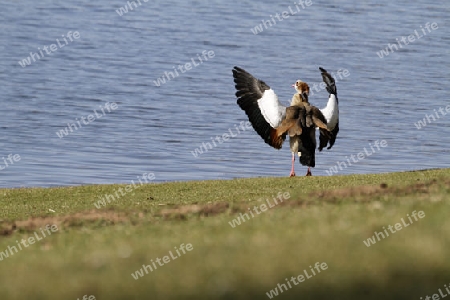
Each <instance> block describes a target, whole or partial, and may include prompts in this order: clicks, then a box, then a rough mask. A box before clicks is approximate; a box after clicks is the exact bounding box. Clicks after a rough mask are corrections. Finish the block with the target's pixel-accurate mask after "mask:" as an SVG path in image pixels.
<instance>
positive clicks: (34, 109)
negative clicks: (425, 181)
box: [0, 0, 450, 187]
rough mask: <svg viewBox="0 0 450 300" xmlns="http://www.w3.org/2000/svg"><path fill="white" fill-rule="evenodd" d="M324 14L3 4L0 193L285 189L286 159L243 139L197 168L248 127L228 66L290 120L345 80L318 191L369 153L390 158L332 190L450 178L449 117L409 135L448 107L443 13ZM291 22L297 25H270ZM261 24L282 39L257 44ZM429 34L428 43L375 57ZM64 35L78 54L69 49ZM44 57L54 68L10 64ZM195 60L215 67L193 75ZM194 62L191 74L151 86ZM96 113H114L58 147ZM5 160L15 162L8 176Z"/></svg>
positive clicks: (400, 6) (254, 6)
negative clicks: (431, 171) (229, 182)
mask: <svg viewBox="0 0 450 300" xmlns="http://www.w3.org/2000/svg"><path fill="white" fill-rule="evenodd" d="M334 2H335V1H312V5H310V6H305V8H301V7H300V10H297V8H296V7H295V5H294V4H293V2H292V1H286V2H277V3H272V1H240V2H236V3H228V2H225V1H208V2H206V1H178V0H174V1H164V2H162V1H159V3H153V2H144V1H141V5H140V6H138V7H135V8H133V10H130V11H129V12H128V13H125V14H124V15H123V16H119V14H118V13H117V12H116V10H117V9H119V8H120V7H121V6H124V5H126V4H127V2H126V1H119V0H114V1H87V0H78V1H61V2H55V1H48V0H47V1H38V2H36V1H31V0H25V1H17V2H15V1H13V2H8V4H7V5H6V4H5V5H3V6H2V9H1V10H0V20H1V23H0V24H1V25H0V26H1V30H0V52H1V53H2V59H1V60H0V81H1V85H0V94H1V98H0V101H1V107H2V117H1V118H0V130H1V131H0V132H1V134H0V158H1V159H0V168H3V169H2V170H0V186H1V187H21V186H64V185H80V184H94V183H120V182H130V180H132V179H135V178H136V177H137V176H141V175H142V174H143V173H145V172H152V173H154V174H155V178H156V179H155V181H157V182H163V181H175V180H197V179H219V178H220V179H229V178H236V177H255V176H287V175H288V173H289V169H290V152H289V147H288V144H286V145H285V147H284V148H283V149H282V150H280V151H277V150H274V149H272V148H270V147H269V146H268V145H266V144H264V142H263V141H262V139H261V138H260V137H259V136H258V135H257V134H256V133H255V132H254V131H253V130H246V131H243V132H240V133H239V134H235V135H237V136H235V137H232V138H231V139H229V140H228V141H226V142H223V143H221V144H217V147H214V148H213V149H211V150H208V152H206V153H203V154H201V155H199V156H198V157H194V155H193V154H192V152H193V151H195V149H196V148H198V147H199V146H200V145H201V144H202V143H204V142H205V143H206V142H212V140H211V138H215V137H216V136H218V135H220V136H222V135H223V134H224V133H227V132H229V129H230V128H231V129H232V130H233V129H234V128H235V124H239V123H240V122H241V121H245V120H246V116H245V114H244V112H243V111H241V110H240V108H239V107H238V106H237V105H236V98H235V96H234V93H235V91H234V83H233V79H232V75H231V69H232V68H233V66H235V65H238V66H241V67H242V68H244V69H246V70H248V71H249V72H251V73H253V74H254V75H255V76H257V77H259V78H261V79H263V80H264V81H265V82H266V83H267V84H269V85H270V86H271V87H272V88H273V89H274V90H275V91H276V92H277V94H278V96H279V98H280V100H281V101H282V102H283V103H285V104H287V103H288V101H289V100H290V98H291V96H292V94H293V92H294V91H293V89H292V87H291V84H292V83H293V82H294V81H295V80H297V79H302V80H303V81H306V82H308V83H309V84H310V85H313V84H314V83H320V81H321V78H320V73H319V71H318V67H319V66H322V67H324V68H326V69H328V70H329V71H330V72H332V73H336V72H337V71H338V70H339V69H341V70H344V69H345V70H348V72H349V74H350V75H349V76H348V77H345V78H342V80H338V93H339V99H340V111H341V115H340V128H341V131H340V133H339V137H338V140H337V141H336V144H335V146H334V147H333V149H331V150H329V151H324V152H323V153H320V154H318V155H317V159H316V160H317V164H316V168H315V169H314V170H313V174H315V175H327V172H326V171H327V170H329V168H331V167H333V166H336V164H337V162H338V161H340V162H342V161H346V159H347V158H350V156H351V155H352V154H353V155H357V154H358V153H359V152H361V151H364V148H367V149H369V147H370V145H374V143H375V141H377V140H378V141H382V140H385V141H386V143H387V146H386V147H384V148H380V150H377V151H375V152H374V153H373V154H372V155H371V156H369V157H366V158H364V159H362V160H360V161H358V162H357V163H354V164H352V166H348V167H344V168H342V170H339V173H338V174H358V173H379V172H390V171H404V170H415V169H425V168H441V167H450V150H449V147H448V145H449V144H450V126H449V124H450V113H448V115H443V114H442V113H441V114H439V115H438V116H439V118H436V120H435V121H433V120H432V119H431V118H430V120H431V122H429V123H427V125H426V126H425V127H424V128H422V129H420V130H419V129H417V128H416V126H415V125H414V123H417V122H418V121H419V120H423V118H424V117H425V114H429V115H431V114H435V111H434V109H436V110H438V109H439V108H443V109H444V112H445V108H446V106H448V105H450V97H449V95H450V93H449V85H448V81H449V79H450V76H449V67H450V50H449V48H450V47H449V46H450V30H449V26H450V23H449V18H448V16H449V15H450V2H445V1H444V2H442V1H441V2H440V3H436V2H435V1H416V2H415V3H414V4H412V3H411V2H410V1H406V0H402V1H386V0H384V1H377V2H378V3H377V4H375V3H369V2H368V1H358V2H357V1H348V0H346V1H340V2H339V4H334ZM289 6H291V9H292V10H293V11H294V12H296V13H295V14H290V15H289V16H288V17H287V18H286V19H284V20H282V21H278V20H276V17H275V14H276V13H279V14H281V13H282V12H283V11H289ZM271 15H272V16H273V17H274V18H275V20H276V21H277V23H276V24H273V26H267V24H266V26H267V29H265V28H264V30H263V32H261V33H259V34H257V35H255V34H253V33H252V30H251V29H252V28H254V27H255V26H258V25H260V24H261V22H262V20H269V19H270V18H271ZM427 22H429V23H433V22H435V23H436V25H437V26H438V28H437V29H431V31H426V33H427V34H426V35H423V34H422V37H420V38H419V39H416V40H415V41H414V42H411V43H409V45H403V47H402V48H401V49H399V50H398V51H394V52H392V53H389V55H388V56H386V57H384V58H380V57H379V56H378V55H377V51H381V49H384V48H385V47H387V45H388V43H391V44H395V43H397V40H396V38H399V39H400V38H401V37H402V36H408V35H412V34H415V31H418V32H419V33H422V31H421V30H422V28H424V29H425V24H426V23H427ZM421 26H422V27H421ZM429 28H430V27H429ZM425 30H427V29H425ZM69 31H71V32H72V34H73V33H74V32H75V31H76V32H78V33H79V38H78V39H74V38H72V41H70V40H69V39H68V32H69ZM63 35H64V37H63ZM64 38H66V40H67V43H65V42H64ZM56 39H59V42H60V43H62V44H61V45H63V47H60V46H59V45H58V44H57V41H56ZM51 44H56V45H55V46H54V48H53V49H55V47H56V51H50V50H49V51H50V52H51V54H46V53H44V52H43V53H44V57H43V58H41V59H36V57H35V59H36V61H35V62H31V64H30V65H28V66H26V67H21V65H20V64H19V63H18V62H19V61H22V60H23V59H25V58H26V57H28V56H29V55H30V52H33V53H38V51H39V49H38V47H39V48H40V50H43V47H44V46H47V47H50V45H51ZM391 47H392V46H391ZM205 50H206V51H213V53H214V56H213V57H208V60H205V58H204V57H203V61H202V62H201V63H200V60H199V57H200V58H202V52H203V51H205ZM205 53H207V52H205ZM198 55H199V56H198ZM192 60H194V62H195V63H196V64H198V65H196V66H193V65H191V68H192V69H190V70H185V72H184V73H181V71H178V76H176V77H175V78H171V79H170V80H169V81H167V82H166V83H164V84H161V85H160V86H156V85H155V83H154V81H157V79H158V78H160V77H161V76H163V75H164V74H165V72H174V69H173V67H177V66H178V65H185V64H186V63H189V62H191V63H192ZM175 75H176V74H175ZM327 97H328V95H327V93H326V91H323V90H322V91H321V92H318V93H315V94H314V96H312V97H311V99H310V101H311V103H313V104H315V105H317V106H319V107H323V106H325V104H326V101H327ZM106 103H116V104H117V109H116V110H114V111H111V112H108V113H106V114H104V115H102V117H101V118H97V119H95V121H93V122H90V123H89V124H87V125H83V126H82V127H80V128H78V129H76V130H73V132H72V133H70V134H69V135H67V136H65V137H63V138H59V137H58V136H57V134H56V132H59V130H62V129H64V128H65V127H66V126H67V123H75V122H76V121H77V120H78V121H80V120H81V118H82V117H84V118H87V117H88V115H89V114H93V111H94V110H97V111H99V110H100V107H105V105H106ZM449 109H450V107H449ZM438 113H439V111H438ZM234 133H235V132H234ZM375 149H376V148H375ZM9 154H12V156H14V155H16V154H17V155H19V156H20V160H18V161H14V160H13V163H12V164H11V161H8V158H7V157H8V155H9ZM10 157H11V156H10ZM3 158H5V160H3ZM16 158H17V156H16ZM5 161H6V162H5ZM296 169H297V173H298V174H303V173H304V172H305V171H306V170H305V168H304V167H302V166H300V165H299V164H298V163H296Z"/></svg>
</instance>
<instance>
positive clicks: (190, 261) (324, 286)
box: [0, 169, 450, 299]
mask: <svg viewBox="0 0 450 300" xmlns="http://www.w3.org/2000/svg"><path fill="white" fill-rule="evenodd" d="M124 187H125V186H124V185H91V186H79V187H65V188H24V189H0V206H1V208H2V209H1V211H0V234H1V235H0V252H2V251H6V250H7V249H8V247H11V246H16V247H17V242H16V241H20V240H21V239H23V238H25V239H26V238H28V237H30V236H32V235H34V233H35V232H38V234H39V233H40V232H41V231H40V228H44V226H45V225H46V224H55V225H57V226H58V228H59V230H58V231H57V232H56V233H53V234H52V235H50V236H48V237H45V238H43V239H42V240H40V241H37V242H36V243H35V244H33V245H29V246H28V247H23V246H22V247H23V248H24V249H23V250H19V251H18V253H15V254H14V255H10V256H9V257H7V258H5V257H3V260H2V261H0V278H1V280H0V299H78V298H80V299H81V298H82V297H83V295H94V296H95V297H96V299H268V296H267V295H266V292H269V291H270V290H271V289H274V288H275V287H276V286H277V284H278V283H280V284H281V283H286V281H285V278H291V276H295V277H297V276H298V275H300V274H302V273H303V272H304V271H303V270H305V269H306V270H307V271H308V273H309V274H311V271H310V267H309V266H310V265H311V266H313V265H314V264H315V263H316V262H320V263H321V262H325V263H326V264H327V265H328V269H327V270H325V271H322V272H321V273H320V274H317V275H316V276H313V277H312V278H310V279H307V280H305V281H304V282H302V283H300V284H298V285H294V284H292V283H291V286H292V288H290V289H288V290H287V291H284V292H283V293H281V294H280V295H279V296H276V298H277V299H420V297H423V299H425V297H426V295H430V296H432V295H433V294H436V293H439V292H438V290H439V288H441V289H442V291H443V292H445V290H444V285H445V284H447V286H448V285H449V283H450V260H449V259H448V258H449V253H450V252H449V249H450V217H449V216H450V214H449V212H450V199H449V198H450V197H449V196H450V169H440V170H427V171H417V172H405V173H390V174H376V175H351V176H330V177H314V176H313V177H297V178H255V179H236V180H225V181H219V180H217V181H198V182H173V183H163V184H146V185H143V186H141V187H139V188H137V189H135V190H133V191H132V192H129V193H126V194H125V195H124V196H121V197H120V198H118V199H116V201H113V202H112V203H110V204H108V205H107V206H105V207H102V208H101V209H97V208H96V207H95V206H94V202H96V201H98V199H99V197H101V196H104V195H105V194H114V193H115V192H116V191H117V190H118V189H119V188H124ZM278 192H283V193H285V192H289V194H290V198H289V199H288V200H285V201H283V202H282V203H280V204H279V205H277V206H275V207H273V208H271V209H269V210H267V211H266V212H263V213H261V214H259V215H256V214H255V213H254V215H255V217H254V218H252V219H251V220H248V221H246V222H245V223H242V224H241V225H238V226H236V227H235V228H232V227H231V226H230V224H229V222H230V221H232V220H233V219H234V218H237V217H238V216H240V214H241V213H245V212H247V213H248V208H252V207H253V206H254V205H261V204H262V203H264V201H265V199H267V198H269V199H272V197H274V196H276V195H277V193H278ZM270 201H271V202H272V201H273V200H270ZM413 211H417V212H418V211H423V212H424V213H425V217H424V218H422V219H418V221H414V222H413V223H411V224H410V225H409V226H408V227H406V228H403V229H402V230H400V231H398V232H396V233H391V234H390V236H389V237H386V238H385V239H382V238H381V239H380V241H377V242H376V243H375V244H374V245H372V246H370V247H367V246H366V245H365V244H364V243H363V241H364V240H366V239H367V238H369V237H372V235H373V234H374V232H375V231H378V232H379V231H382V230H383V226H385V227H386V228H387V226H388V225H395V223H399V222H401V219H402V218H403V219H404V220H405V221H406V222H407V223H410V222H409V221H408V219H407V214H409V215H411V213H412V212H413ZM413 220H414V219H413ZM182 243H184V244H188V243H190V244H192V246H193V249H192V251H189V252H186V254H181V256H180V257H178V258H177V259H175V260H171V261H170V262H169V263H167V264H166V265H163V266H159V267H158V269H156V270H154V271H153V272H149V273H148V274H145V275H144V276H143V277H141V278H139V279H138V280H135V279H133V277H132V276H131V274H132V273H134V272H135V271H137V270H138V269H140V268H141V267H142V265H143V264H145V265H147V264H150V263H151V260H152V259H153V260H155V259H156V258H157V257H160V258H162V257H163V256H165V255H167V254H168V253H169V251H170V250H172V251H173V253H175V252H174V247H178V248H179V247H180V245H181V244H182Z"/></svg>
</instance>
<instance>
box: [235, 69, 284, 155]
mask: <svg viewBox="0 0 450 300" xmlns="http://www.w3.org/2000/svg"><path fill="white" fill-rule="evenodd" d="M233 77H234V83H235V84H236V85H235V87H236V90H237V92H236V97H237V98H238V100H237V104H238V105H239V107H240V108H241V109H242V110H243V111H245V113H246V114H247V116H248V119H249V121H250V123H251V124H252V126H253V128H254V129H255V131H256V132H257V133H258V134H259V135H260V136H261V137H262V138H263V140H264V142H266V143H267V144H269V145H270V146H272V147H274V148H276V149H280V148H281V146H282V144H283V141H284V139H285V136H278V135H277V134H276V128H277V127H278V126H280V124H281V122H282V121H283V119H284V118H285V115H286V107H285V106H283V105H282V104H281V103H280V101H279V100H278V97H277V95H276V94H275V92H274V91H273V90H272V89H271V88H270V87H269V86H268V85H267V84H266V83H265V82H264V81H262V80H259V79H257V78H255V77H253V76H252V75H251V74H250V73H248V72H247V71H245V70H244V69H241V68H239V67H234V69H233Z"/></svg>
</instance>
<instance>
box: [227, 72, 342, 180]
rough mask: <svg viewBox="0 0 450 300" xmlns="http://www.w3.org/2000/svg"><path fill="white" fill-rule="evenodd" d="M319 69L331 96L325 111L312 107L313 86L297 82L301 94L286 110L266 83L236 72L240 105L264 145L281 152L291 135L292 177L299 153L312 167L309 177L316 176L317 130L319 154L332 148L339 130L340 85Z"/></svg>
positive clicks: (308, 172) (302, 162)
mask: <svg viewBox="0 0 450 300" xmlns="http://www.w3.org/2000/svg"><path fill="white" fill-rule="evenodd" d="M319 69H320V71H321V73H322V78H323V81H324V82H325V84H326V89H327V91H328V92H329V94H330V95H329V99H328V104H327V106H326V107H325V108H324V109H318V108H317V107H315V106H313V105H311V104H309V99H308V97H309V86H308V84H307V83H306V82H303V81H301V80H297V81H296V83H295V84H294V85H293V86H294V88H295V90H296V91H297V93H296V94H294V96H293V97H292V100H291V106H289V107H285V106H284V105H282V104H281V103H280V101H279V100H278V97H277V95H276V94H275V92H274V91H273V90H272V89H271V88H270V87H269V86H268V85H267V84H266V83H265V82H264V81H262V80H259V79H257V78H255V77H253V76H252V75H251V74H250V73H248V72H247V71H245V70H244V69H241V68H239V67H234V69H233V77H234V82H235V84H236V85H235V87H236V90H237V92H236V97H237V98H238V100H237V104H238V105H239V107H240V108H241V109H242V110H244V111H245V113H246V114H247V116H248V119H249V120H250V123H251V124H252V126H253V128H254V129H255V131H256V132H257V133H258V134H259V135H260V136H261V137H262V138H263V139H264V142H266V143H267V144H269V145H270V146H272V147H274V148H275V149H281V146H282V144H283V142H284V140H285V139H286V135H289V142H290V148H291V152H292V167H291V172H290V176H295V171H294V162H295V153H297V154H298V156H299V160H300V163H301V164H302V165H304V166H308V171H307V173H306V175H307V176H311V175H312V174H311V167H314V166H315V164H316V162H315V149H316V127H318V128H319V132H320V135H319V141H320V143H319V151H322V149H323V148H324V147H326V146H327V145H328V144H329V147H328V148H327V149H330V148H331V147H332V146H333V145H334V143H335V141H336V135H337V133H338V131H339V108H338V99H337V93H336V84H335V81H334V79H333V77H332V76H331V75H330V74H329V73H328V72H327V71H326V70H324V69H322V68H319Z"/></svg>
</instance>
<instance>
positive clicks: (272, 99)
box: [258, 89, 286, 128]
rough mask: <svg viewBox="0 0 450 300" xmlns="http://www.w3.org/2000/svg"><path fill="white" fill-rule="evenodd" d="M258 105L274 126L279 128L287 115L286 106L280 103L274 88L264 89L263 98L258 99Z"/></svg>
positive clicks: (266, 118)
mask: <svg viewBox="0 0 450 300" xmlns="http://www.w3.org/2000/svg"><path fill="white" fill-rule="evenodd" d="M258 107H259V109H260V111H261V114H262V115H263V116H264V119H265V120H266V121H267V123H269V124H270V126H272V128H277V127H278V126H279V125H280V124H281V121H283V119H284V117H285V115H286V106H284V105H282V104H281V103H280V101H279V100H278V97H277V95H276V94H275V92H274V91H273V90H272V89H269V90H266V91H264V94H263V96H262V98H261V99H259V100H258Z"/></svg>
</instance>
